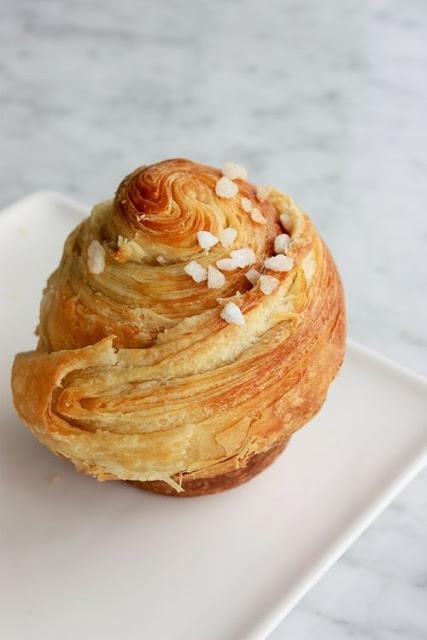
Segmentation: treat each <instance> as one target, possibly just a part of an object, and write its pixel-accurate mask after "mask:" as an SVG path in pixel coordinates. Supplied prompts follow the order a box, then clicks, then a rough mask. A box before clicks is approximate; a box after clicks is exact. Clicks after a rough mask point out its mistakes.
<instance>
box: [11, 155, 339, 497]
mask: <svg viewBox="0 0 427 640" xmlns="http://www.w3.org/2000/svg"><path fill="white" fill-rule="evenodd" d="M223 174H224V175H223ZM38 335H39V343H38V346H37V349H36V350H35V351H31V352H28V353H21V354H19V355H17V356H16V359H15V363H14V367H13V374H12V386H13V395H14V401H15V405H16V408H17V410H18V413H19V415H20V416H21V417H22V419H23V420H24V422H25V423H26V424H27V425H28V426H29V428H30V429H31V431H32V432H33V433H34V435H35V436H36V437H37V438H38V439H39V440H40V441H41V442H43V443H44V444H46V445H47V446H48V447H49V448H50V449H51V450H52V451H54V452H55V453H57V454H59V455H61V456H64V457H65V458H69V459H70V460H71V461H72V462H73V463H74V464H75V466H76V467H77V469H78V470H79V471H82V472H85V473H87V474H90V475H92V476H94V477H95V478H97V479H98V480H110V479H111V480H117V479H119V480H127V481H131V482H133V483H136V484H137V485H138V486H141V487H142V488H144V489H150V490H152V491H156V492H161V493H170V494H173V495H184V496H186V495H199V494H204V493H211V492H215V491H221V490H223V489H225V488H228V487H230V486H234V485H236V484H239V483H240V482H243V481H245V480H247V479H248V478H250V477H251V476H253V475H254V474H255V473H257V472H258V471H260V470H261V469H262V468H264V467H265V466H266V465H268V464H269V463H270V462H271V461H272V460H273V459H274V458H275V457H276V455H278V453H280V451H281V450H282V449H283V448H284V446H285V445H286V443H287V442H288V440H289V438H290V437H291V435H292V434H293V433H294V432H295V431H296V430H297V429H299V428H300V427H302V426H303V425H304V424H305V423H306V422H307V421H308V420H309V419H310V418H311V417H312V416H313V415H314V414H315V413H316V412H317V411H318V410H319V408H320V407H321V405H322V403H323V401H324V399H325V396H326V392H327V390H328V387H329V384H330V383H331V381H332V379H333V378H334V377H335V375H336V373H337V371H338V369H339V367H340V364H341V362H342V359H343V354H344V339H345V313H344V301H343V291H342V287H341V282H340V279H339V276H338V273H337V270H336V267H335V265H334V262H333V260H332V258H331V255H330V253H329V251H328V249H327V247H326V246H325V244H324V243H323V241H322V240H321V238H320V236H319V234H318V233H317V231H316V230H315V228H314V226H313V224H312V223H311V222H310V220H309V218H308V217H307V216H306V215H305V214H304V213H302V212H301V211H300V210H299V209H298V208H297V207H296V206H295V204H294V203H293V201H292V200H291V198H290V197H289V196H287V195H284V194H283V193H280V192H279V191H276V190H275V189H271V188H270V187H268V186H265V185H261V186H260V185H259V186H257V187H256V186H254V185H252V184H251V183H249V182H248V181H247V180H246V174H245V171H244V169H243V168H242V167H239V166H238V165H234V164H233V163H227V165H226V166H225V167H224V170H223V172H221V171H219V170H218V169H214V168H212V167H208V166H204V165H201V164H196V163H194V162H191V161H189V160H182V159H177V160H167V161H165V162H160V163H158V164H155V165H152V166H149V167H140V168H139V169H137V170H136V171H134V172H133V173H132V174H131V175H129V176H127V177H126V178H125V179H124V180H123V181H122V183H121V184H120V185H119V188H118V190H117V193H116V196H115V198H114V200H111V201H110V200H109V201H107V202H103V203H101V204H99V205H97V206H95V207H94V208H93V210H92V213H91V215H90V216H89V218H87V219H86V220H84V221H83V222H82V223H81V224H80V225H79V226H78V227H77V228H76V229H75V230H74V231H73V232H72V233H71V235H70V236H69V238H68V239H67V241H66V243H65V247H64V254H63V257H62V260H61V263H60V265H59V267H58V269H57V270H56V271H55V272H54V273H53V274H52V275H51V277H50V278H49V280H48V283H47V286H46V289H45V291H44V294H43V299H42V303H41V311H40V324H39V328H38Z"/></svg>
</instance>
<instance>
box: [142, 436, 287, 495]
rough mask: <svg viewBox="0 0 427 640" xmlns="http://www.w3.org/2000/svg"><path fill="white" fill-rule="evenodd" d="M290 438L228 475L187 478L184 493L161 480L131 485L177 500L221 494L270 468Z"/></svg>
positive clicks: (184, 480)
mask: <svg viewBox="0 0 427 640" xmlns="http://www.w3.org/2000/svg"><path fill="white" fill-rule="evenodd" d="M289 440H290V438H288V439H287V440H285V441H284V442H279V444H276V445H275V446H274V447H272V448H271V449H268V451H264V452H262V453H257V454H255V455H254V456H252V457H251V458H249V461H248V463H247V465H246V467H243V468H241V469H235V470H233V471H229V472H228V473H223V474H221V475H217V476H213V477H212V478H196V479H194V480H186V479H185V476H184V477H183V479H182V485H181V486H182V488H183V489H184V491H182V492H180V493H178V492H177V491H175V489H173V488H172V487H170V486H169V485H168V484H166V482H162V481H161V480H154V481H147V482H138V481H133V480H129V482H130V484H133V486H134V487H137V488H138V489H143V490H144V491H151V492H152V493H162V494H164V495H168V496H175V497H176V498H192V497H194V496H205V495H207V494H209V493H219V492H220V491H225V490H226V489H232V488H233V487H237V486H238V485H239V484H243V483H244V482H247V481H248V480H250V479H251V478H253V477H254V476H256V475H257V474H258V473H260V472H261V471H263V469H265V468H266V467H268V466H269V465H270V464H271V463H272V462H274V460H275V459H276V458H277V457H278V456H279V455H280V454H281V453H282V451H283V450H284V449H285V447H286V445H287V444H288V442H289Z"/></svg>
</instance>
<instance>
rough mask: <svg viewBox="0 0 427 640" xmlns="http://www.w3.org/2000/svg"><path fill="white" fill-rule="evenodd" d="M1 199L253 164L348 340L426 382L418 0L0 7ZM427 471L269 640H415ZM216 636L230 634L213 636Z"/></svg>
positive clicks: (422, 615)
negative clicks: (328, 280) (162, 171)
mask: <svg viewBox="0 0 427 640" xmlns="http://www.w3.org/2000/svg"><path fill="white" fill-rule="evenodd" d="M2 9H3V11H2V13H3V17H2V20H1V21H0V43H1V44H0V50H1V57H0V72H1V84H0V92H1V105H2V118H1V121H0V140H1V149H2V152H1V154H0V175H1V191H0V205H6V204H8V203H10V202H12V201H14V200H16V199H18V198H20V197H21V196H24V195H26V194H28V193H30V192H32V191H34V190H38V189H41V188H49V189H55V190H58V191H62V192H65V193H67V194H69V195H71V196H74V197H75V198H78V199H80V200H82V201H84V202H96V201H97V200H99V199H103V198H105V197H108V196H109V195H110V194H111V193H112V191H113V189H114V188H115V186H116V185H117V182H118V180H119V179H120V178H121V177H122V176H123V175H124V174H125V173H127V172H128V171H129V170H131V169H133V168H134V167H135V166H137V165H139V164H143V163H150V162H153V161H155V160H160V159H163V158H165V157H173V156H187V157H191V158H194V159H198V160H201V161H205V162H209V163H212V164H216V165H220V164H222V163H223V161H224V160H228V159H232V160H235V161H237V162H241V163H242V164H244V165H246V166H247V167H248V169H249V170H250V174H251V176H253V177H255V178H256V180H257V181H258V182H263V181H268V182H272V183H273V184H274V185H276V186H277V187H279V188H282V189H283V190H285V191H287V192H288V193H290V194H291V195H292V196H293V197H294V198H295V200H297V202H298V203H299V204H301V205H302V206H303V207H304V208H305V209H306V210H307V211H308V212H309V213H310V214H311V215H312V217H313V218H314V220H315V222H316V223H317V224H318V226H319V228H320V229H321V231H322V233H323V234H324V236H325V238H326V239H327V241H328V243H329V245H330V246H331V248H332V250H333V252H334V255H335V257H336V259H337V262H338V264H339V266H340V268H341V272H342V275H343V278H344V282H345V285H346V291H347V298H348V311H349V320H350V335H351V336H352V337H353V338H355V339H357V340H359V341H360V342H362V343H364V344H366V345H368V346H370V347H372V348H374V349H375V350H377V351H379V352H380V353H382V354H384V355H386V356H388V357H390V358H393V359H395V360H396V361H398V362H400V363H402V364H405V365H407V366H408V367H410V368H412V369H414V370H415V371H418V372H419V373H422V374H427V335H426V333H427V332H426V327H427V296H426V291H427V289H426V285H427V282H426V276H427V273H426V257H427V247H426V245H427V224H426V212H425V208H426V202H427V181H426V178H425V176H426V170H427V155H426V152H425V150H426V148H427V127H426V113H427V85H426V67H427V45H426V41H427V4H426V3H425V2H423V0H408V1H407V2H405V3H403V2H397V0H394V1H393V0H390V1H386V0H361V1H360V2H353V3H348V2H347V3H343V2H340V1H339V0H328V1H324V2H315V1H314V0H312V1H310V0H303V1H301V0H271V1H270V2H259V1H252V0H247V1H244V0H243V1H235V2H233V3H232V2H226V1H225V0H223V1H219V0H217V1H216V2H205V1H203V0H201V1H197V0H191V1H188V0H187V1H186V2H185V1H181V0H168V1H164V2H152V1H150V0H121V1H120V2H113V0H108V1H105V0H103V1H101V0H92V1H91V2H84V1H83V0H80V1H78V2H74V3H67V2H65V0H56V1H53V0H52V1H47V2H38V3H36V2H33V1H32V0H17V1H15V0H6V1H5V2H3V6H2ZM426 496H427V473H426V472H424V473H422V474H421V475H420V476H419V477H418V478H417V479H416V480H415V481H414V482H413V483H412V484H411V485H410V486H409V488H407V489H406V490H405V491H404V492H403V494H402V495H401V496H400V497H399V498H398V499H397V500H395V501H394V503H393V504H392V505H391V506H390V507H389V508H388V509H387V510H386V511H385V512H384V513H383V514H382V515H381V516H380V517H379V518H378V520H377V521H376V522H375V524H374V525H373V526H371V527H370V529H369V530H368V531H367V532H366V533H365V534H364V535H363V536H362V537H361V538H360V539H359V541H358V542H356V544H354V545H353V547H352V548H351V549H350V550H349V551H348V552H347V553H346V554H345V555H344V557H343V558H342V559H341V560H340V561H339V562H338V563H337V564H336V565H335V567H334V568H333V569H331V570H330V571H329V573H328V574H327V575H326V576H325V577H324V578H323V579H322V580H321V581H320V583H319V584H318V585H317V586H316V587H315V588H314V589H313V590H312V591H311V592H310V594H309V595H308V596H306V597H305V598H304V599H303V601H302V602H300V603H299V604H298V605H297V607H296V608H295V609H294V611H293V612H291V614H290V615H289V616H288V617H287V618H286V620H285V621H284V622H283V623H282V624H281V625H280V627H279V628H278V629H277V630H276V631H275V632H274V633H273V635H272V638H274V640H279V639H281V638H283V639H284V638H292V640H302V639H306V638H307V639H308V638H310V640H311V639H312V638H315V639H316V640H335V639H342V638H352V639H357V640H359V639H360V640H362V639H363V640H365V639H366V640H367V639H375V640H392V639H393V640H394V639H396V638H399V639H400V638H401V639H402V640H418V639H420V640H421V638H426V637H427V549H426V548H427V542H426V538H427V531H426V528H427V497H426ZM221 640H227V639H221Z"/></svg>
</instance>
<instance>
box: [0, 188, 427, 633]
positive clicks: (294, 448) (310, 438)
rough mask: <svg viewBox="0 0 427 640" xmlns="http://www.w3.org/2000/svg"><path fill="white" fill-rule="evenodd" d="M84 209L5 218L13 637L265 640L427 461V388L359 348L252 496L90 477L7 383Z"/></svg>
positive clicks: (3, 611)
mask: <svg viewBox="0 0 427 640" xmlns="http://www.w3.org/2000/svg"><path fill="white" fill-rule="evenodd" d="M86 211H87V209H86V208H85V207H82V206H80V205H78V204H76V203H74V202H72V201H71V200H69V199H67V198H65V197H63V196H61V195H58V194H54V193H38V194H34V195H33V196H30V197H29V198H27V199H25V200H23V201H21V202H18V203H17V204H15V205H13V206H12V207H9V209H7V210H6V211H5V212H3V213H2V214H0V300H1V304H2V313H1V314H0V315H1V330H0V340H1V356H2V366H1V367H0V376H1V377H0V398H1V405H0V407H1V408H0V416H1V423H0V424H1V429H0V434H1V447H0V455H1V473H2V481H1V487H0V491H1V493H0V496H1V498H0V506H1V513H2V515H1V539H0V550H1V551H0V553H1V568H0V580H1V583H2V584H1V586H0V589H1V593H2V597H1V604H0V635H1V637H3V638H7V639H8V640H22V639H24V638H25V640H41V639H43V640H57V639H58V638H61V640H74V639H75V638H85V639H86V638H91V639H92V638H93V639H98V638H102V639H103V640H110V639H111V640H113V639H114V640H117V638H120V639H123V640H133V639H135V640H136V639H138V640H141V638H147V639H150V640H157V639H161V640H164V639H165V640H166V639H167V640H169V639H173V640H184V639H185V640H219V639H220V640H243V639H244V640H249V639H251V640H255V639H257V640H259V639H260V638H265V637H266V636H267V635H268V633H269V632H270V631H271V630H272V629H273V628H274V627H275V626H276V624H278V622H279V621H280V620H281V618H283V617H284V616H285V615H286V613H287V612H288V611H289V610H290V609H291V608H292V607H293V606H294V605H295V603H296V602H297V601H298V600H299V599H300V598H301V597H302V596H303V595H304V593H305V592H306V591H307V590H308V589H309V588H310V587H311V586H312V585H313V584H314V583H315V582H316V581H317V580H318V579H319V578H320V576H321V575H322V574H323V573H324V572H325V571H326V569H327V568H328V567H329V566H330V565H331V564H332V563H333V562H334V561H335V560H336V559H337V558H338V557H339V556H340V555H341V554H342V553H343V552H344V551H345V549H346V548H347V547H348V546H349V545H350V544H351V543H352V542H353V541H354V540H355V539H356V537H357V536H358V535H359V534H360V533H361V532H362V531H363V530H364V529H365V528H366V527H367V526H368V525H369V523H370V522H372V520H373V519H374V518H375V516H376V515H378V513H379V512H380V511H381V510H382V509H383V508H384V507H385V506H386V505H387V504H388V503H389V502H390V500H391V499H392V498H393V497H394V496H395V495H396V494H397V493H398V491H400V490H401V489H402V488H403V486H404V485H405V484H406V483H407V482H408V481H409V480H410V479H411V478H412V477H413V476H414V475H415V474H416V473H417V471H419V470H420V469H421V467H422V466H423V463H424V462H425V460H426V456H427V383H426V381H424V380H422V379H421V378H418V377H416V376H415V375H412V374H410V373H408V372H406V371H404V370H402V369H401V368H399V367H396V366H395V365H392V364H390V363H388V362H385V361H384V360H382V359H381V358H378V357H376V356H374V355H373V354H371V353H369V352H367V351H365V350H364V349H362V348H361V347H358V346H356V345H353V344H350V345H349V348H348V353H347V358H346V362H345V365H344V367H343V370H342V373H341V374H340V376H339V378H338V379H337V380H336V382H335V383H334V384H333V386H332V388H331V391H330V394H329V398H328V400H327V402H326V404H325V406H324V408H323V410H322V411H321V413H320V415H318V416H317V417H316V418H315V419H314V420H313V421H312V422H311V424H310V425H309V426H307V427H306V428H304V429H302V431H300V432H299V433H297V434H296V435H295V436H294V437H293V438H292V440H291V443H290V445H289V446H288V448H287V449H286V451H285V453H284V454H283V455H282V456H281V457H280V458H279V460H278V461H277V462H276V463H275V464H274V465H273V466H271V467H270V468H269V469H267V470H266V471H265V472H264V473H262V474H261V475H260V476H258V477H257V478H256V479H254V480H252V481H251V482H249V483H248V484H246V485H244V486H242V487H240V488H238V489H234V490H232V491H229V492H226V493H224V494H219V495H214V496H207V497H203V498H193V499H189V500H175V499H173V498H165V497H162V496H155V495H150V494H148V493H144V492H142V491H139V490H137V489H134V488H133V487H131V486H127V485H125V484H124V483H119V482H117V483H114V482H110V483H98V482H96V481H95V480H92V479H91V478H87V477H84V476H81V475H79V474H78V473H76V472H75V471H74V469H73V468H72V466H71V465H70V464H68V463H67V462H65V461H62V460H60V459H59V458H56V457H55V456H53V455H52V454H51V453H49V452H48V451H47V450H46V449H44V448H43V447H42V446H41V445H39V444H38V443H37V442H36V440H35V439H34V438H33V436H32V435H31V434H30V433H29V432H28V431H27V430H26V429H25V428H24V427H22V426H21V425H20V423H19V420H18V418H17V417H16V415H15V412H14V410H13V407H12V402H11V396H10V391H9V377H10V367H11V363H12V358H13V355H14V353H15V352H16V351H22V350H26V349H30V348H32V347H33V346H34V344H35V339H34V337H33V333H32V332H33V329H34V326H35V324H36V322H37V315H38V304H39V300H40V295H41V290H42V287H43V286H44V283H45V281H46V278H47V276H48V274H49V273H50V272H51V271H52V269H53V268H54V267H56V265H57V263H58V260H59V257H60V254H61V251H62V245H63V242H64V240H65V236H66V235H67V233H68V232H69V231H70V230H71V229H72V227H74V226H75V224H76V223H77V222H78V221H79V220H80V219H81V216H82V214H84V213H85V212H86Z"/></svg>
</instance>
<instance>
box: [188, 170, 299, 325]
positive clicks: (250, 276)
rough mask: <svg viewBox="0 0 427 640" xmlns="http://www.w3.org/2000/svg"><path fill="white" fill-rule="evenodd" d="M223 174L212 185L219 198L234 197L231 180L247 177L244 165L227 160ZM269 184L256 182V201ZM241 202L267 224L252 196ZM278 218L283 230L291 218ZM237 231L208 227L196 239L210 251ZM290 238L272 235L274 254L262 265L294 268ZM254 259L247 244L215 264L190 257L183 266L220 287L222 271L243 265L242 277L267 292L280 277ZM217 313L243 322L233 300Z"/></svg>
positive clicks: (263, 196)
mask: <svg viewBox="0 0 427 640" xmlns="http://www.w3.org/2000/svg"><path fill="white" fill-rule="evenodd" d="M222 174H223V175H222V177H221V178H219V180H218V181H217V183H216V185H215V193H216V194H217V196H219V197H220V198H233V197H234V196H235V195H237V193H238V186H237V185H236V184H235V182H234V180H247V177H248V176H247V171H246V169H245V168H244V167H242V166H241V165H239V164H236V163H234V162H227V163H226V164H225V165H224V167H223V170H222ZM271 188H272V187H271V186H270V185H257V186H256V197H257V200H258V201H259V202H264V201H265V200H266V199H267V198H268V196H269V195H270V192H271ZM240 206H241V207H242V209H243V211H244V212H245V213H248V214H249V215H250V217H251V220H253V222H255V223H258V224H266V223H267V220H266V219H265V217H264V216H263V214H262V212H261V211H260V209H259V208H258V207H256V206H254V203H253V202H252V200H250V199H249V198H246V197H242V198H241V199H240ZM280 222H281V224H282V227H283V229H284V231H286V229H287V228H288V227H289V223H290V219H289V216H288V214H286V213H283V214H281V215H280ZM237 235H238V231H237V229H234V228H233V227H227V228H226V229H223V230H222V231H221V232H220V233H219V235H218V237H216V236H215V235H214V234H212V233H211V232H210V231H198V233H197V241H198V243H199V246H200V248H201V249H203V250H205V251H209V250H210V249H211V248H212V247H214V246H215V245H217V244H218V243H220V244H222V246H223V247H226V248H228V247H231V246H232V245H233V243H234V242H235V240H236V239H237ZM290 242H291V238H290V236H289V235H288V234H287V233H280V234H279V235H277V236H276V237H275V239H274V251H275V255H273V256H270V257H268V258H265V260H264V264H263V266H262V269H266V270H269V271H273V272H277V273H284V272H287V271H290V270H291V269H292V268H293V260H292V258H291V257H289V256H288V255H286V252H287V250H288V248H289V245H290ZM256 262H257V256H256V255H255V252H254V251H253V250H252V249H251V248H249V247H241V248H239V249H234V250H232V251H230V254H229V256H228V257H226V258H221V259H219V260H217V261H216V264H215V266H212V265H209V266H208V267H207V268H206V267H204V266H203V265H201V264H199V263H198V262H197V261H196V260H192V261H191V262H190V263H189V264H187V265H186V266H185V267H184V271H185V272H186V273H187V274H188V275H189V276H190V277H191V278H193V280H194V281H195V282H197V283H200V282H205V281H207V286H208V288H211V289H219V288H221V287H223V286H224V284H225V282H226V278H225V275H224V273H223V272H225V273H227V272H230V271H234V270H236V269H245V268H247V267H250V268H249V269H248V270H247V271H246V272H245V277H246V278H247V280H248V281H249V282H250V283H251V284H252V286H257V285H258V287H259V289H260V291H261V292H262V293H263V294H264V295H270V294H271V293H273V292H274V291H275V290H276V289H277V288H278V286H279V284H280V280H279V279H278V278H276V277H275V276H272V275H269V274H266V273H261V271H258V270H257V269H256V268H255V267H254V266H252V265H254V264H256ZM220 316H221V318H222V319H223V320H225V321H226V322H228V323H230V324H237V325H243V324H244V323H245V317H244V315H243V313H242V312H241V310H240V308H239V306H238V305H237V304H235V303H234V302H227V303H226V304H225V305H224V307H223V308H222V311H221V313H220Z"/></svg>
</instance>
